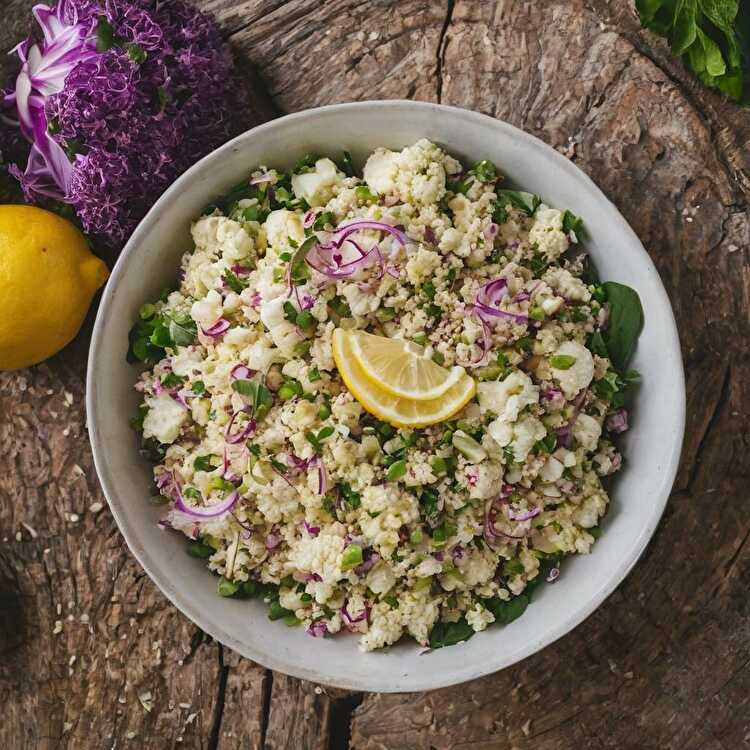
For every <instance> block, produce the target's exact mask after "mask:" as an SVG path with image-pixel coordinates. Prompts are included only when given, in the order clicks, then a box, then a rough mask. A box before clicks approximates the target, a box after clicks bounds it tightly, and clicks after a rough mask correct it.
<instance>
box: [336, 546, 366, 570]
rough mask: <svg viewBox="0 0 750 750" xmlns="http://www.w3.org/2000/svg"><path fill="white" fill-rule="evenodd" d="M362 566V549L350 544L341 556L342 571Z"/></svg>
mask: <svg viewBox="0 0 750 750" xmlns="http://www.w3.org/2000/svg"><path fill="white" fill-rule="evenodd" d="M361 564H362V547H360V546H359V545H358V544H350V545H349V546H348V547H346V548H345V549H344V553H343V555H342V556H341V570H351V569H352V568H356V567H357V566H358V565H361Z"/></svg>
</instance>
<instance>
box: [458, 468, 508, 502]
mask: <svg viewBox="0 0 750 750" xmlns="http://www.w3.org/2000/svg"><path fill="white" fill-rule="evenodd" d="M466 476H467V484H468V487H469V497H472V498H478V499H480V500H486V499H487V498H490V497H494V496H495V495H497V494H498V492H499V491H500V486H501V484H502V481H503V465H502V464H501V463H497V462H495V461H485V462H484V463H481V464H479V465H478V466H470V467H468V468H467V470H466Z"/></svg>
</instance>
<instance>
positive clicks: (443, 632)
mask: <svg viewBox="0 0 750 750" xmlns="http://www.w3.org/2000/svg"><path fill="white" fill-rule="evenodd" d="M473 635H474V628H472V627H471V625H469V623H468V622H466V618H465V617H462V618H461V619H460V620H458V621H457V622H438V623H437V624H436V625H435V626H434V627H433V628H432V631H431V632H430V648H443V647H444V646H455V645H456V644H457V643H460V642H461V641H468V640H469V638H471V636H473Z"/></svg>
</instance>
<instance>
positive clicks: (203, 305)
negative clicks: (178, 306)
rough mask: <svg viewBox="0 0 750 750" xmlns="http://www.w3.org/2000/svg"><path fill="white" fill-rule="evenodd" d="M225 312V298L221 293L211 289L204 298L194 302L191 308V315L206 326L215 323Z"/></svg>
mask: <svg viewBox="0 0 750 750" xmlns="http://www.w3.org/2000/svg"><path fill="white" fill-rule="evenodd" d="M223 312H224V306H223V300H222V298H221V295H220V294H219V293H218V292H217V291H216V290H215V289H211V290H210V291H209V292H208V294H206V296H205V297H204V298H203V299H199V300H196V301H195V302H193V306H192V307H191V308H190V317H191V318H192V319H193V320H194V321H195V322H196V323H199V324H202V325H204V326H206V327H209V326H211V325H212V324H213V323H215V322H216V321H217V320H218V319H219V318H220V317H221V316H222V313H223Z"/></svg>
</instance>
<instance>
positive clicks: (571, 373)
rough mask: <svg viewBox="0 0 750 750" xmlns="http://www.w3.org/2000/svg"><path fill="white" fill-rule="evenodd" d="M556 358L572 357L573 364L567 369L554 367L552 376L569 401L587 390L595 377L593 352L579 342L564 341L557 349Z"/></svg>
mask: <svg viewBox="0 0 750 750" xmlns="http://www.w3.org/2000/svg"><path fill="white" fill-rule="evenodd" d="M554 356H555V357H572V358H573V360H574V361H573V364H572V365H570V366H569V367H567V368H566V369H559V368H557V367H554V365H553V366H552V375H553V377H554V378H555V379H556V380H557V382H558V383H560V387H561V388H562V390H563V393H564V394H565V398H567V399H568V400H570V399H573V398H575V397H576V395H577V394H578V393H579V392H580V391H582V390H583V389H584V388H587V387H588V385H589V383H590V382H591V380H592V379H593V377H594V358H593V357H592V356H591V352H590V351H589V350H588V349H587V348H586V347H585V346H584V345H583V344H579V343H578V342H577V341H564V342H563V343H562V344H560V346H559V347H558V348H557V351H556V352H555V354H554Z"/></svg>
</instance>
